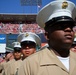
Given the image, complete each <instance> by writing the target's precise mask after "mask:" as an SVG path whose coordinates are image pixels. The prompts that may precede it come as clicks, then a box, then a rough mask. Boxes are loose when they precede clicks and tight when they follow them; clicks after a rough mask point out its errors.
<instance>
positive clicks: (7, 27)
mask: <svg viewBox="0 0 76 75" xmlns="http://www.w3.org/2000/svg"><path fill="white" fill-rule="evenodd" d="M19 32H34V33H44V29H42V28H40V27H39V26H38V24H11V23H6V24H4V23H0V34H2V33H3V34H9V33H11V34H18V33H19Z"/></svg>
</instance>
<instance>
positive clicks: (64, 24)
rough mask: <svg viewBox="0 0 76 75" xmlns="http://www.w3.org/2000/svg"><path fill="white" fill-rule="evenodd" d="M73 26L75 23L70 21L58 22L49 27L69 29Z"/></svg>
mask: <svg viewBox="0 0 76 75" xmlns="http://www.w3.org/2000/svg"><path fill="white" fill-rule="evenodd" d="M74 26H75V25H74V24H72V23H58V24H55V25H53V26H51V27H50V29H52V30H64V29H66V28H70V29H71V30H73V28H74Z"/></svg>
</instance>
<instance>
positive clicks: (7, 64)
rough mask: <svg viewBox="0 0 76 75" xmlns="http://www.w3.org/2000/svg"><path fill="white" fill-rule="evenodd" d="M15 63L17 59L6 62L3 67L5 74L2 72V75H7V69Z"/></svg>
mask: <svg viewBox="0 0 76 75" xmlns="http://www.w3.org/2000/svg"><path fill="white" fill-rule="evenodd" d="M14 62H15V59H12V60H10V61H8V62H6V63H5V64H4V66H3V72H2V75H6V74H5V73H6V71H7V68H8V67H9V65H10V64H12V63H14Z"/></svg>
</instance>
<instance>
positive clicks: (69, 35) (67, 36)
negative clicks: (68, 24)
mask: <svg viewBox="0 0 76 75" xmlns="http://www.w3.org/2000/svg"><path fill="white" fill-rule="evenodd" d="M65 36H66V38H67V39H72V38H73V37H72V35H71V34H66V35H65Z"/></svg>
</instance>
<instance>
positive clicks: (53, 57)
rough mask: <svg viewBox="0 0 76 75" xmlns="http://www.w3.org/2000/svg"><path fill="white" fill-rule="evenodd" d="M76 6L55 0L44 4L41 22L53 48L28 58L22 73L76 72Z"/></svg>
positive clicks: (62, 74)
mask: <svg viewBox="0 0 76 75" xmlns="http://www.w3.org/2000/svg"><path fill="white" fill-rule="evenodd" d="M75 14H76V6H75V4H74V3H73V2H71V1H67V0H55V1H52V2H51V3H49V4H47V5H46V6H44V7H43V8H42V9H41V10H40V12H39V13H38V15H37V23H38V24H39V25H40V26H41V27H43V28H44V29H45V31H46V33H45V36H46V39H47V41H48V45H49V47H47V48H46V47H45V48H44V49H43V50H41V51H39V52H36V53H35V54H33V55H31V56H30V57H27V58H26V59H25V60H24V61H23V62H22V65H21V66H20V68H19V70H18V75H76V54H75V53H74V52H72V51H71V50H70V48H71V45H72V43H73V39H74V31H73V27H74V26H75V22H74V20H73V19H74V18H75V17H76V15H75Z"/></svg>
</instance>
